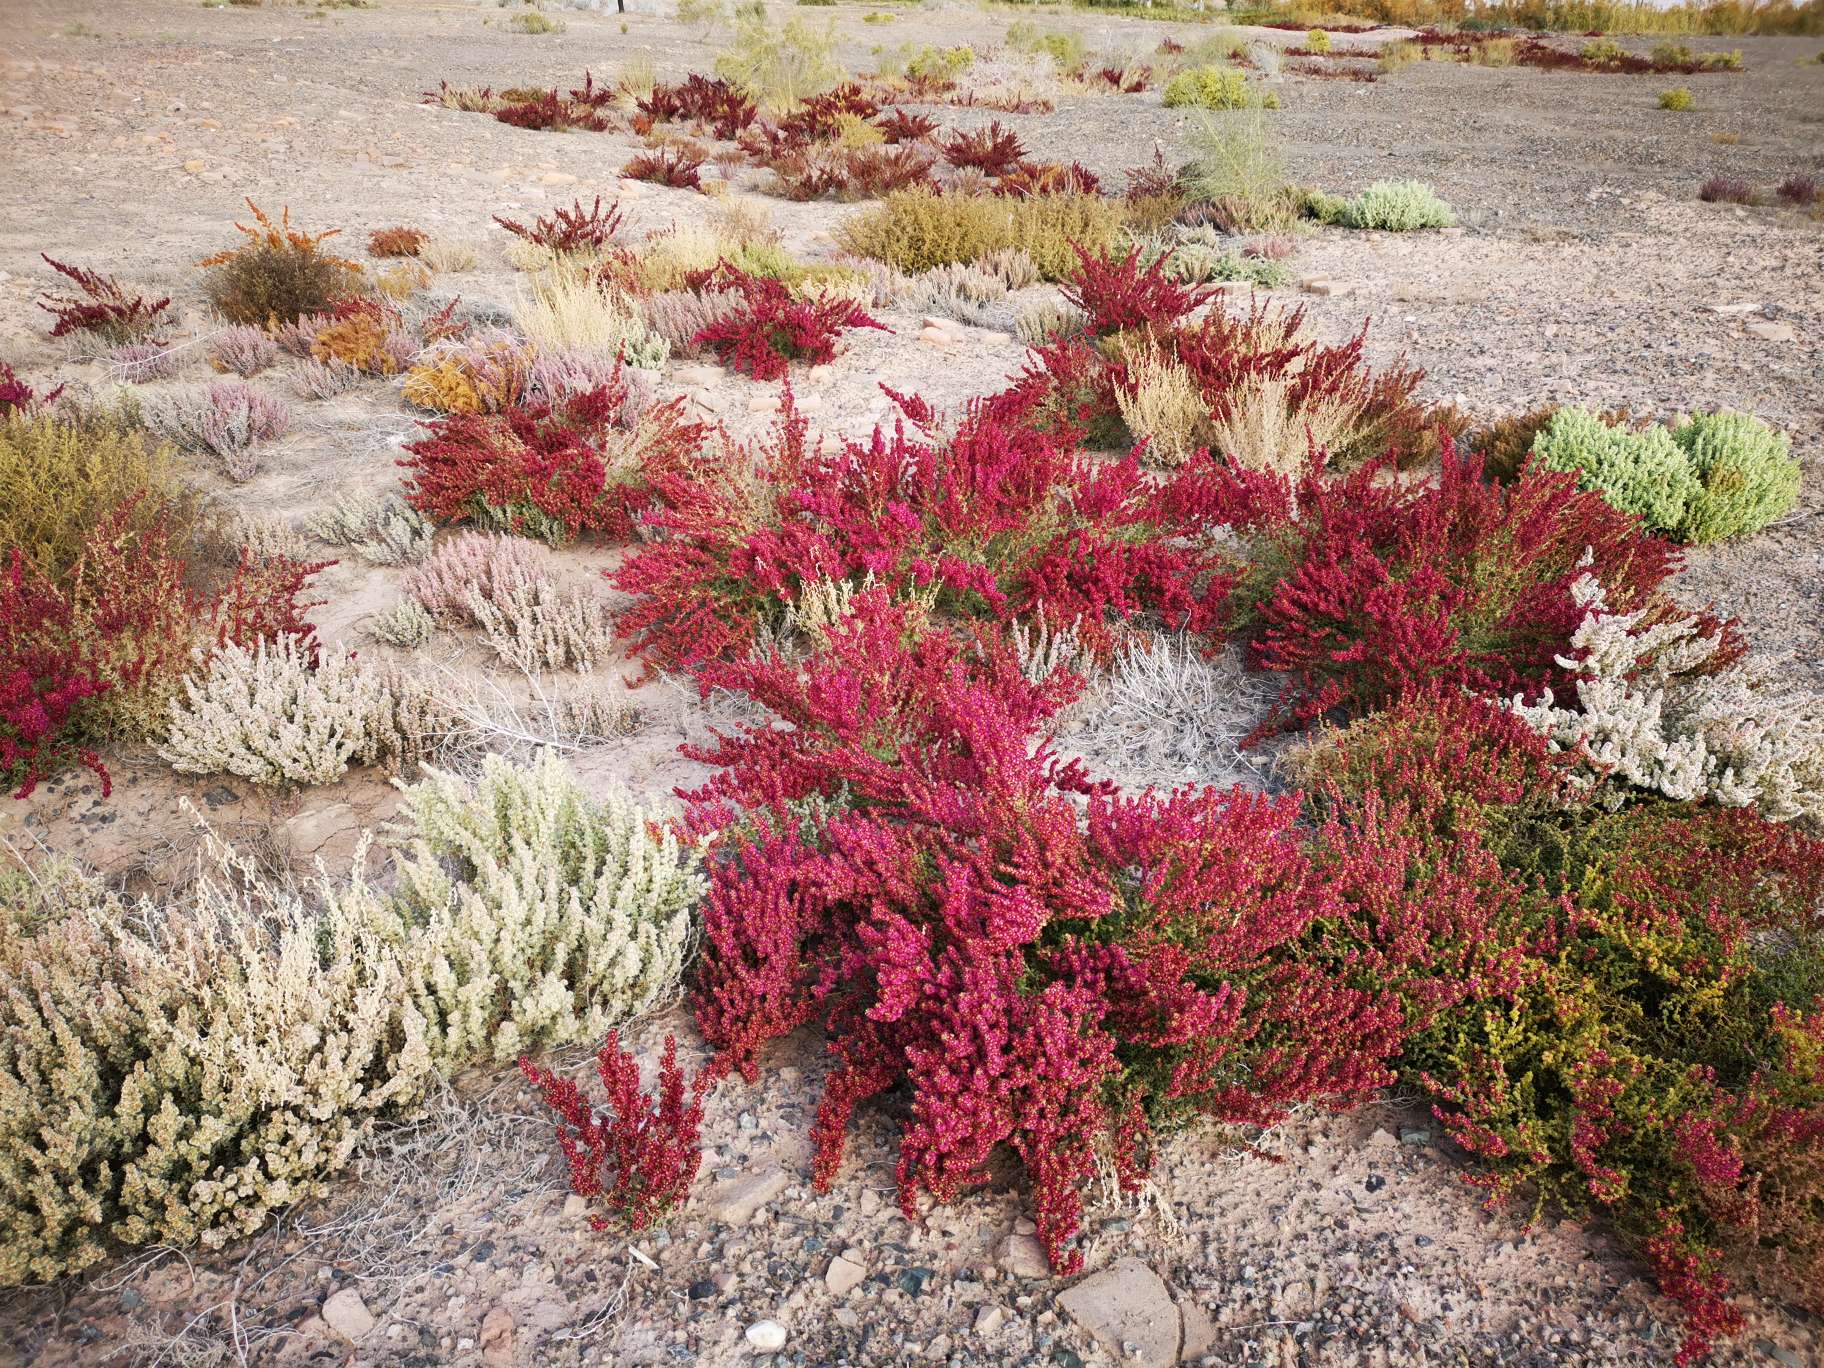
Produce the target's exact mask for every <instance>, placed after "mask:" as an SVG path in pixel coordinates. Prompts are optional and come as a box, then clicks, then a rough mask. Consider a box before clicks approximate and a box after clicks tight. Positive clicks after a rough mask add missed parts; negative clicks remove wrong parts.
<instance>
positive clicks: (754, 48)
mask: <svg viewBox="0 0 1824 1368" xmlns="http://www.w3.org/2000/svg"><path fill="white" fill-rule="evenodd" d="M843 74H844V73H843V69H842V67H841V65H840V64H839V63H838V62H837V60H836V29H835V26H834V25H831V24H826V25H825V26H824V27H823V28H821V29H819V28H816V27H814V26H812V25H811V24H809V23H807V22H806V21H804V20H803V19H788V20H787V21H786V22H785V23H784V24H782V25H778V24H774V23H772V22H771V21H770V20H769V19H768V18H767V14H766V7H765V6H764V5H753V6H744V7H743V8H742V9H740V10H739V11H737V13H736V15H735V34H734V39H733V41H732V43H731V44H730V46H729V47H728V48H727V49H726V50H725V51H723V52H721V53H718V54H717V56H716V75H718V76H720V77H722V78H723V79H724V80H727V81H731V82H733V83H734V84H735V85H738V86H740V87H741V88H742V89H743V90H745V91H747V93H748V94H749V95H751V96H752V97H753V98H754V99H755V100H757V101H759V102H760V103H761V104H763V105H765V106H766V107H767V108H769V109H771V110H774V111H776V112H779V113H784V112H786V111H788V110H792V109H795V108H797V107H798V105H799V104H801V103H802V102H803V101H804V100H805V98H806V97H808V96H811V95H817V94H820V93H822V92H823V91H825V90H828V89H829V88H830V87H831V86H833V85H835V84H836V83H837V82H838V81H840V80H842V78H843Z"/></svg>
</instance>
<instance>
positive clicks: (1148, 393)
mask: <svg viewBox="0 0 1824 1368" xmlns="http://www.w3.org/2000/svg"><path fill="white" fill-rule="evenodd" d="M1129 380H1130V384H1129V385H1128V386H1127V387H1124V388H1122V389H1119V390H1117V391H1116V393H1115V402H1116V404H1117V405H1118V406H1119V408H1120V410H1121V421H1122V422H1124V423H1126V424H1127V430H1128V431H1129V432H1131V433H1133V435H1134V437H1135V439H1136V440H1143V441H1145V442H1146V444H1147V447H1146V454H1147V457H1148V458H1149V459H1150V460H1151V461H1152V462H1153V463H1154V464H1155V465H1162V466H1181V465H1183V464H1184V463H1185V462H1186V461H1187V460H1189V459H1190V457H1191V453H1192V452H1194V451H1196V450H1197V449H1198V448H1199V447H1204V446H1209V445H1210V444H1211V440H1210V439H1211V434H1212V428H1211V425H1210V417H1209V412H1208V411H1207V410H1206V409H1205V408H1204V404H1203V392H1202V391H1201V390H1200V389H1199V388H1198V387H1197V380H1196V377H1194V376H1193V375H1192V374H1191V373H1190V371H1188V370H1186V369H1185V368H1184V367H1183V366H1181V365H1179V364H1178V362H1176V361H1174V360H1172V359H1171V358H1169V357H1164V356H1159V355H1157V354H1155V353H1153V352H1143V353H1142V354H1141V355H1139V356H1138V357H1136V358H1135V359H1134V362H1133V365H1132V367H1131V368H1130V370H1129Z"/></svg>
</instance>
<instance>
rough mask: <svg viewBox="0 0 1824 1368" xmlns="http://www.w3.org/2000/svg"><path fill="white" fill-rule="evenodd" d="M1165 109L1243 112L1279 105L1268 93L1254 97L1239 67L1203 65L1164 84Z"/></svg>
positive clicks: (1181, 73)
mask: <svg viewBox="0 0 1824 1368" xmlns="http://www.w3.org/2000/svg"><path fill="white" fill-rule="evenodd" d="M1163 98H1164V101H1165V107H1166V108H1167V109H1177V108H1180V107H1182V106H1186V105H1188V106H1191V107H1193V108H1197V109H1243V108H1246V107H1247V106H1248V105H1260V106H1262V107H1264V108H1267V109H1272V108H1275V107H1277V106H1278V104H1279V97H1278V96H1276V95H1273V94H1272V93H1270V92H1269V93H1268V94H1267V95H1265V96H1264V97H1263V96H1260V95H1257V94H1256V93H1255V92H1254V91H1253V90H1252V89H1251V88H1249V86H1248V74H1247V72H1245V71H1243V70H1241V69H1240V68H1239V67H1221V66H1206V67H1195V68H1193V69H1191V70H1189V71H1181V72H1179V73H1178V74H1177V75H1176V76H1174V77H1172V79H1171V80H1169V81H1167V82H1166V83H1165V92H1164V96H1163Z"/></svg>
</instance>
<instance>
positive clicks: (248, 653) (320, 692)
mask: <svg viewBox="0 0 1824 1368" xmlns="http://www.w3.org/2000/svg"><path fill="white" fill-rule="evenodd" d="M183 691H184V692H183V696H182V697H181V698H174V699H172V700H171V712H170V717H169V719H168V721H167V724H166V732H165V740H164V744H163V745H161V746H160V747H159V754H161V755H163V756H164V757H165V759H166V760H168V761H170V762H171V765H172V767H173V768H175V769H178V770H181V771H183V772H184V773H186V774H235V775H239V776H240V777H241V778H243V779H250V780H252V781H253V782H254V783H256V784H329V783H333V782H335V780H336V779H338V778H340V777H341V776H342V774H343V773H344V772H345V771H346V770H347V769H348V767H349V766H350V765H351V764H357V765H372V764H377V763H379V762H380V761H381V760H383V759H386V758H388V757H390V756H393V755H395V754H397V753H398V751H399V749H400V746H399V737H398V734H397V731H396V729H395V725H394V720H393V719H394V712H395V699H394V695H393V691H392V689H391V688H390V687H389V685H388V683H387V681H386V680H385V679H384V678H383V677H382V676H381V675H379V674H377V673H375V672H374V671H373V670H371V669H369V668H368V667H367V666H366V665H364V664H360V663H358V662H357V661H356V660H355V658H354V657H353V656H352V655H350V654H348V653H347V652H345V651H340V650H336V651H329V650H326V651H323V652H322V655H321V659H319V660H317V661H315V662H314V663H313V661H312V659H311V651H310V648H308V647H306V646H303V645H300V644H299V642H298V639H297V638H296V637H291V636H284V637H279V638H277V639H276V640H273V641H262V642H260V643H258V644H257V645H256V646H254V647H253V648H252V649H249V648H247V647H245V646H240V645H235V644H230V645H227V646H224V647H223V648H221V649H220V650H219V651H217V652H216V653H215V654H214V655H213V656H212V657H211V658H210V660H209V663H208V665H207V666H205V667H204V669H203V671H202V673H201V674H192V675H188V676H186V677H185V678H184V681H183Z"/></svg>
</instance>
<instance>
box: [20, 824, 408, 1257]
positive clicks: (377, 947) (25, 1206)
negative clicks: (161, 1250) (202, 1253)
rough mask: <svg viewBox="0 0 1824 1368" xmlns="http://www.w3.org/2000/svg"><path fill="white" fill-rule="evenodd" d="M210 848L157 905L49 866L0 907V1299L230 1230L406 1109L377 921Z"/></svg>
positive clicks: (241, 1229)
mask: <svg viewBox="0 0 1824 1368" xmlns="http://www.w3.org/2000/svg"><path fill="white" fill-rule="evenodd" d="M214 854H215V859H214V863H213V868H212V869H210V870H208V871H207V872H206V873H205V876H204V878H203V879H201V880H200V881H199V882H198V884H197V885H196V887H195V889H194V890H193V891H192V892H191V893H190V894H189V895H187V896H186V897H185V898H184V899H183V900H182V901H180V902H179V903H177V904H176V905H173V906H168V907H160V906H156V905H154V904H152V903H151V902H149V901H140V902H136V903H135V902H128V901H127V900H125V899H124V898H121V897H119V896H118V895H116V894H113V893H110V892H108V891H106V890H105V889H103V888H102V887H101V886H100V885H99V884H98V883H96V882H94V881H92V880H89V879H86V878H83V877H81V876H79V875H75V874H72V873H71V872H70V871H68V870H63V871H51V872H49V873H46V874H43V875H40V876H37V877H36V878H29V879H20V880H14V881H13V886H12V888H11V889H10V890H8V892H7V893H6V895H5V897H4V904H3V906H0V984H4V987H0V1285H14V1284H18V1283H21V1282H27V1281H37V1280H43V1279H49V1278H54V1277H58V1276H61V1275H63V1274H66V1273H70V1272H74V1271H76V1270H78V1269H81V1268H84V1267H86V1266H88V1265H90V1264H92V1263H94V1262H96V1261H97V1260H98V1259H100V1258H102V1257H103V1256H104V1255H105V1254H106V1252H107V1246H108V1242H109V1241H116V1242H119V1243H122V1244H129V1245H148V1244H188V1243H191V1242H193V1241H196V1240H201V1241H202V1242H203V1243H205V1244H208V1245H220V1244H222V1243H224V1242H225V1241H226V1240H228V1239H230V1238H232V1237H234V1236H236V1235H240V1234H245V1233H248V1232H251V1231H253V1230H255V1229H257V1228H258V1227H259V1226H260V1225H261V1224H262V1223H263V1222H264V1221H265V1219H266V1217H267V1216H268V1214H269V1213H270V1212H271V1211H272V1210H273V1209H275V1208H277V1207H282V1206H286V1205H288V1204H290V1203H292V1202H297V1201H300V1200H302V1199H304V1198H306V1197H310V1196H312V1195H314V1194H316V1193H318V1192H320V1191H322V1189H323V1186H324V1180H325V1179H326V1178H328V1177H329V1176H330V1175H331V1174H333V1173H334V1172H335V1171H336V1170H338V1169H340V1168H342V1167H343V1166H344V1165H345V1164H346V1163H347V1162H348V1160H349V1158H350V1156H351V1154H352V1153H353V1152H354V1151H355V1149H356V1147H357V1146H359V1145H360V1144H361V1143H362V1141H364V1140H365V1139H366V1138H367V1137H368V1135H369V1134H370V1133H371V1131H372V1128H373V1126H374V1124H375V1123H376V1122H377V1121H379V1120H381V1119H384V1118H388V1117H395V1116H402V1115H406V1114H409V1113H410V1112H411V1111H412V1110H413V1109H414V1108H415V1107H416V1106H417V1104H418V1102H419V1100H420V1098H421V1097H422V1094H423V1092H424V1089H425V1087H426V1085H427V1083H428V1082H429V1080H430V1078H431V1071H432V1063H431V1056H430V1052H429V1050H428V1049H427V1047H426V1042H425V1037H424V1029H423V1028H424V1023H423V1020H422V1018H421V1017H420V1016H419V1014H418V1012H417V1010H416V1009H415V1008H414V1007H413V1006H412V1005H411V1003H410V1001H409V997H408V993H407V984H406V979H405V976H404V974H403V973H402V971H401V967H400V963H399V960H398V958H397V956H396V955H395V954H394V952H393V947H392V945H391V943H390V942H389V940H388V938H387V933H388V931H389V929H390V928H389V926H388V924H387V923H386V922H384V921H379V920H376V919H374V918H371V917H369V916H367V915H365V913H364V911H363V910H362V909H361V908H359V907H349V906H342V905H338V904H336V903H334V902H332V903H331V905H330V906H329V908H328V910H327V911H325V912H323V913H321V914H319V913H315V912H312V911H309V910H307V909H306V908H305V907H304V905H303V904H302V902H301V901H300V900H299V899H298V898H297V897H296V895H295V894H293V893H291V892H290V891H289V890H285V889H280V888H276V887H274V886H273V885H271V884H270V883H269V882H267V881H266V880H264V879H262V878H261V877H260V875H259V874H258V873H257V872H256V871H254V870H253V869H251V868H250V867H248V866H246V865H245V864H243V863H241V862H240V861H238V860H236V859H235V858H234V857H233V855H232V853H231V852H227V851H225V850H221V849H217V850H216V851H215V852H214Z"/></svg>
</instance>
